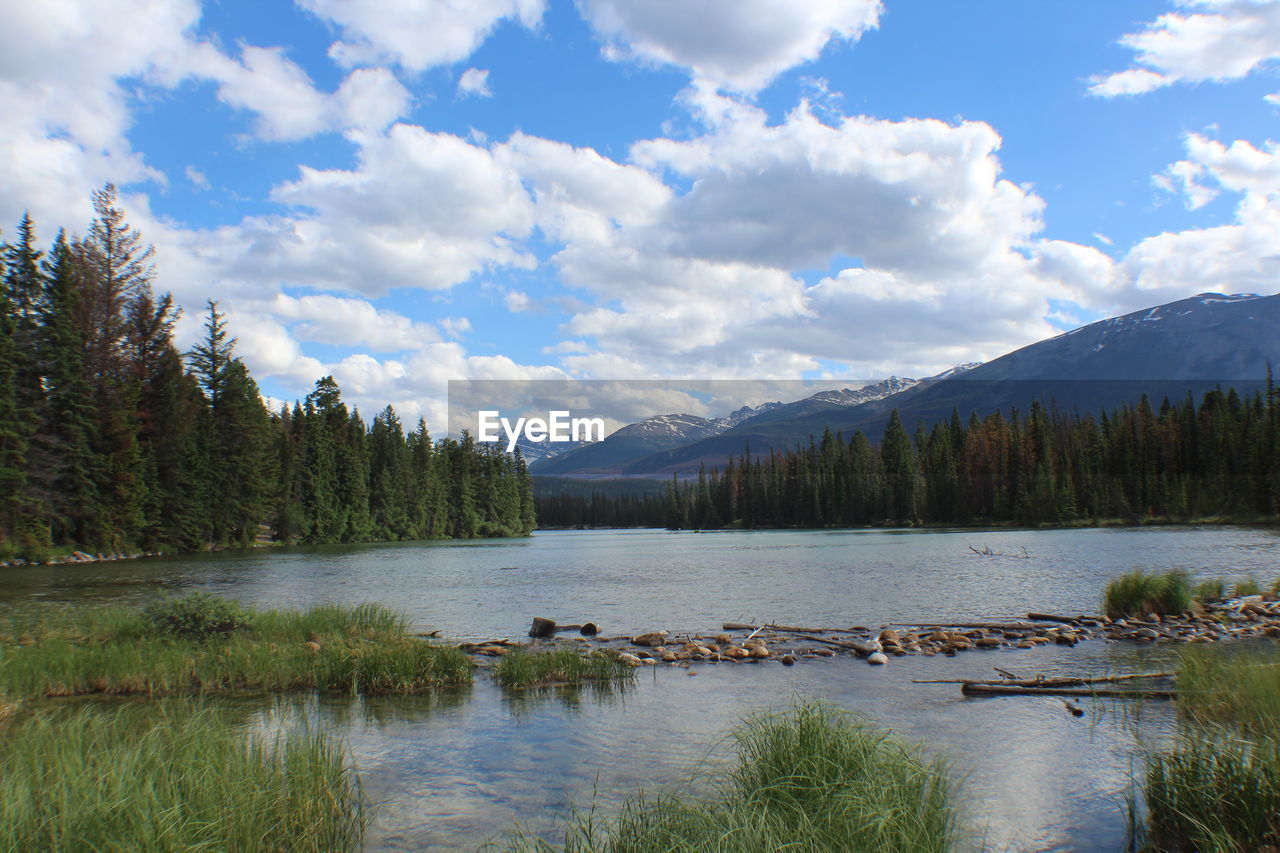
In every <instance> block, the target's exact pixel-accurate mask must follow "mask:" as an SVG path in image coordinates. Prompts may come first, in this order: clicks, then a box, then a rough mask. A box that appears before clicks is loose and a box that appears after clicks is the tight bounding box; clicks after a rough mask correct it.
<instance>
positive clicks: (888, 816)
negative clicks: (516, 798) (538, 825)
mask: <svg viewBox="0 0 1280 853" xmlns="http://www.w3.org/2000/svg"><path fill="white" fill-rule="evenodd" d="M733 738H734V742H735V745H736V751H737V760H736V763H735V764H734V765H732V766H731V767H729V768H726V769H725V770H724V771H723V772H722V773H720V774H719V775H718V776H716V777H714V778H713V779H711V780H709V782H700V783H699V786H698V787H699V792H698V796H697V797H696V798H693V797H692V796H691V795H685V796H681V795H678V794H674V793H665V794H660V795H658V796H656V797H653V798H646V797H645V796H637V797H635V798H633V799H631V800H629V801H627V803H626V804H625V805H624V806H623V807H622V810H621V813H620V814H619V815H618V816H617V817H616V818H614V819H612V820H608V821H598V820H597V819H596V817H595V816H594V814H592V815H587V816H579V818H578V819H577V821H576V823H575V824H574V825H573V826H572V827H571V828H570V829H569V831H568V832H567V833H566V834H565V839H564V845H563V849H564V850H566V851H571V853H586V851H610V853H632V851H634V853H650V851H689V852H690V853H693V851H698V853H730V852H731V851H732V853H758V852H759V851H775V850H787V851H806V853H827V851H832V850H857V851H886V853H887V851H893V853H917V851H918V853H925V851H929V852H930V853H933V851H946V850H951V849H952V848H953V847H954V846H955V844H956V842H957V840H958V828H957V815H956V809H955V806H954V804H953V800H952V789H951V784H950V781H949V776H948V772H947V768H946V766H945V765H944V764H943V763H942V762H941V761H938V760H932V761H930V760H927V759H925V758H924V757H923V756H922V755H921V754H920V751H919V750H918V749H916V748H913V747H909V746H906V745H904V744H903V743H901V742H899V741H898V740H896V739H895V738H893V737H892V736H891V735H890V734H888V733H887V732H885V731H884V730H882V729H879V728H877V727H875V726H873V725H871V724H869V723H867V722H865V721H862V720H860V719H858V718H855V717H852V716H849V715H847V714H844V713H842V712H839V711H835V710H832V709H831V708H829V707H827V706H824V705H821V704H800V705H797V706H796V707H795V708H793V709H792V710H791V711H790V712H789V713H786V714H781V715H771V716H759V717H756V718H754V719H752V720H749V721H748V722H747V723H746V724H745V725H744V726H743V727H742V728H741V729H739V730H738V731H737V732H736V733H735V734H734V736H733ZM510 849H512V850H539V851H547V850H551V849H553V848H552V847H551V846H550V845H548V844H546V843H545V842H543V841H540V840H537V839H531V838H529V837H527V836H524V835H520V836H517V837H515V838H514V839H513V840H512V842H511V847H510Z"/></svg>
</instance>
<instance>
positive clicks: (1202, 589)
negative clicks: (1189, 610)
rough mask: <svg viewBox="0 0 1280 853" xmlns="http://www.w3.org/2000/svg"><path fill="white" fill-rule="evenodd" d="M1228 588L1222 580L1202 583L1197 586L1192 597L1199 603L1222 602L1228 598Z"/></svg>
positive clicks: (1216, 579) (1217, 579)
mask: <svg viewBox="0 0 1280 853" xmlns="http://www.w3.org/2000/svg"><path fill="white" fill-rule="evenodd" d="M1226 595H1227V586H1226V584H1224V583H1223V582H1222V578H1215V579H1214V580H1210V581H1201V582H1200V583H1198V584H1196V588H1195V591H1194V592H1193V594H1192V597H1193V598H1195V600H1196V601H1198V602H1205V601H1221V600H1222V599H1224V598H1226Z"/></svg>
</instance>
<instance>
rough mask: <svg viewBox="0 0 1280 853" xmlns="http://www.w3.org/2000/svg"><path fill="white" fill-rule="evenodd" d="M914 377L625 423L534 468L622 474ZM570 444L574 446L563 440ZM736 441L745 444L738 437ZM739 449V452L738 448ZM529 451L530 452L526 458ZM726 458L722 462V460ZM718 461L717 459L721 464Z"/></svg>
mask: <svg viewBox="0 0 1280 853" xmlns="http://www.w3.org/2000/svg"><path fill="white" fill-rule="evenodd" d="M916 384H918V383H917V380H915V379H903V378H901V377H897V376H891V377H890V378H888V379H886V380H884V381H882V382H877V383H875V384H872V385H867V386H864V387H862V388H858V389H850V388H844V389H840V390H829V391H819V392H818V393H816V394H813V395H811V396H809V397H806V398H804V399H803V400H797V401H795V402H792V403H781V402H774V403H763V404H761V405H759V406H756V407H754V408H753V407H751V406H743V407H742V408H740V409H738V410H737V411H735V412H731V413H730V414H728V415H726V416H724V417H722V418H702V417H698V416H697V415H682V414H672V415H657V416H655V417H651V418H645V419H644V420H642V421H639V422H637V423H634V424H630V425H628V426H625V427H623V428H621V429H619V430H618V431H616V432H614V433H613V434H611V435H609V436H607V437H606V438H605V439H604V441H598V442H593V443H590V444H581V445H577V446H573V447H572V449H566V450H563V451H560V452H558V453H555V454H554V455H551V454H546V455H543V456H541V458H540V459H539V461H538V462H537V464H536V465H534V464H533V463H531V464H530V470H532V471H534V472H535V473H536V474H538V475H539V476H562V477H564V476H570V477H608V476H617V475H618V474H619V473H620V472H621V471H623V470H624V469H626V468H627V467H628V466H629V465H631V464H633V463H635V462H636V461H637V460H641V459H646V458H649V457H651V456H654V455H655V454H661V453H662V452H664V451H671V452H676V451H678V450H679V448H683V447H687V446H690V445H699V444H700V443H701V442H703V441H706V440H709V439H713V438H715V437H716V436H720V435H724V434H726V433H734V434H738V433H739V431H740V430H742V429H744V428H746V427H747V425H753V427H752V428H758V427H760V426H761V425H766V424H769V423H772V422H775V421H776V422H783V423H785V422H790V421H792V420H795V419H796V418H800V417H804V416H814V415H821V414H823V413H827V414H829V413H832V412H835V411H837V410H841V409H851V408H853V407H855V406H860V405H862V404H864V403H868V402H871V401H873V400H879V399H881V398H883V397H886V396H888V395H890V394H896V393H899V392H901V391H904V390H906V389H908V388H912V387H914V386H915V385H916ZM561 446H562V447H566V448H569V447H570V446H569V445H561ZM734 446H735V447H736V448H738V449H739V450H740V449H741V446H742V445H741V444H740V443H737V440H736V439H735V444H734ZM734 452H739V451H738V450H735V451H734ZM528 457H529V454H528V453H526V458H528ZM723 458H725V457H722V458H721V460H720V461H723ZM717 464H718V463H717Z"/></svg>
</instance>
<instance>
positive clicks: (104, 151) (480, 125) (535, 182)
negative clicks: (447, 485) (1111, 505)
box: [0, 0, 1280, 421]
mask: <svg viewBox="0 0 1280 853" xmlns="http://www.w3.org/2000/svg"><path fill="white" fill-rule="evenodd" d="M4 5H5V6H6V9H5V13H6V14H5V18H6V21H7V22H9V23H10V26H8V27H6V29H5V31H4V32H3V33H0V110H2V111H3V115H5V117H6V120H5V122H4V123H3V124H4V126H3V127H2V128H0V155H3V156H0V215H2V216H3V217H4V219H3V222H4V223H5V224H6V225H7V226H11V225H12V224H13V223H15V222H16V221H17V219H18V217H19V216H20V215H21V213H22V211H23V210H26V209H30V210H31V212H32V214H33V215H34V216H35V218H36V223H37V227H38V229H39V230H40V233H41V234H42V236H44V237H46V238H47V237H51V236H52V233H53V231H54V230H55V229H56V228H57V227H59V226H66V227H68V228H69V229H71V230H73V231H83V230H84V229H85V228H86V227H87V223H88V219H89V215H90V214H89V207H88V198H89V193H90V191H91V190H92V189H94V188H96V187H98V186H101V185H102V184H103V183H104V182H107V181H111V182H114V183H116V184H118V185H119V186H120V188H121V193H122V196H123V198H124V200H125V203H126V207H127V209H128V211H129V216H130V220H131V221H132V222H133V224H135V225H136V226H138V227H139V228H140V229H141V230H142V231H143V233H144V235H145V236H146V237H147V238H148V239H149V240H152V241H154V242H155V243H156V246H157V250H158V252H159V258H160V262H159V278H158V281H157V282H156V286H157V288H158V289H160V290H167V291H172V292H173V293H174V295H175V296H176V298H177V299H178V300H179V302H180V303H181V304H182V305H183V306H184V307H185V308H186V309H187V315H186V318H185V320H184V323H183V325H182V326H181V329H180V332H181V335H182V336H183V338H184V342H186V341H189V340H190V338H191V336H192V335H193V334H194V333H195V329H196V327H197V325H198V320H199V314H200V311H201V307H202V304H203V303H204V301H205V300H206V299H208V298H214V299H217V300H219V302H220V304H221V306H222V307H223V308H224V309H225V310H226V311H227V312H228V314H229V315H230V318H231V323H232V328H233V331H234V333H235V334H236V335H237V336H238V338H239V346H240V354H241V355H242V356H243V357H244V358H245V360H246V361H247V362H248V363H249V365H250V367H251V369H252V370H253V372H254V375H255V376H256V377H257V378H258V379H259V381H260V384H261V385H262V387H263V389H264V392H265V393H267V394H269V395H271V396H273V397H275V398H278V399H292V398H295V397H298V396H301V395H303V394H305V393H306V392H307V390H308V389H309V388H310V387H311V385H312V383H313V382H314V381H315V379H317V378H319V377H320V376H323V375H325V374H328V373H332V374H334V375H335V376H336V377H337V378H338V380H339V382H340V383H341V384H342V386H343V388H344V389H345V391H346V394H347V397H348V398H349V399H351V400H352V401H354V402H356V403H357V404H359V405H360V406H361V408H362V409H363V410H364V411H365V412H366V413H367V414H372V412H373V411H375V410H376V409H378V408H381V406H382V405H384V404H385V403H387V402H392V403H394V404H395V405H396V407H397V409H398V410H400V411H401V412H402V415H403V416H404V417H405V418H406V420H412V419H414V418H416V417H417V416H419V415H425V416H428V417H429V418H430V419H432V420H436V421H438V420H439V419H440V418H441V417H442V415H443V403H444V396H445V383H446V382H447V380H449V379H468V378H471V379H495V378H497V379H501V378H510V379H516V378H544V379H552V378H563V377H573V378H597V379H600V378H603V379H623V378H649V377H663V376H677V377H699V378H714V379H725V378H739V379H751V378H772V379H786V378H814V377H822V376H840V377H844V376H852V377H874V376H884V375H888V374H891V373H893V374H898V375H908V376H921V375H927V374H929V373H934V372H938V371H940V370H943V369H946V368H947V367H949V366H951V365H953V364H956V363H959V362H965V361H975V360H984V359H988V358H992V357H995V356H998V355H1000V354H1002V353H1004V352H1006V351H1008V350H1010V349H1013V348H1016V347H1018V346H1022V345H1025V344H1027V343H1030V342H1032V341H1035V340H1038V339H1041V338H1043V337H1046V336H1048V335H1051V334H1053V333H1055V332H1056V331H1059V330H1062V329H1064V328H1070V327H1072V326H1074V325H1078V324H1080V323H1082V322H1087V321H1089V320H1092V319H1096V318H1099V317H1102V316H1108V315H1112V314H1115V313H1120V312H1123V311H1128V310H1135V309H1138V308H1141V307H1145V306H1148V305H1152V304H1157V303H1160V302H1165V301H1169V300H1172V299H1177V298H1181V297H1185V296H1190V295H1192V294H1195V293H1198V292H1202V291H1206V290H1214V291H1227V292H1237V291H1243V292H1274V291H1275V290H1277V286H1276V284H1275V282H1276V281H1277V280H1280V150H1278V149H1277V145H1276V143H1274V142H1273V141H1272V140H1274V139H1276V138H1277V133H1276V129H1275V128H1276V121H1277V117H1278V116H1280V77H1278V75H1277V73H1276V69H1277V67H1280V66H1277V59H1280V2H1273V1H1272V0H1183V2H1168V1H1167V0H1160V2H1155V1H1154V0H1152V2H1146V0H1136V2H1127V3H1115V2H1104V0H1080V2H1075V3H1045V2H1038V3H1028V2H1025V0H1007V2H995V0H990V1H989V2H982V3H976V4H975V3H970V4H960V3H939V2H936V0H929V1H928V2H926V0H884V2H883V3H881V2H878V0H810V2H807V3H803V4H797V3H782V2H777V1H776V0H682V1H681V2H676V0H577V2H568V1H567V0H471V2H467V3H457V2H450V3H446V2H440V0H296V3H289V2H283V0H279V2H274V3H270V4H261V3H249V2H243V0H207V2H203V3H201V2H198V0H49V1H48V2H46V3H42V4H39V8H35V6H34V5H27V4H19V3H17V2H7V0H5V2H4Z"/></svg>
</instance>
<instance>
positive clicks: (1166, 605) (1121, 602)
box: [1102, 569, 1192, 619]
mask: <svg viewBox="0 0 1280 853" xmlns="http://www.w3.org/2000/svg"><path fill="white" fill-rule="evenodd" d="M1191 604H1192V590H1191V581H1190V580H1189V579H1188V577H1187V573H1186V572H1184V571H1181V570H1178V569H1175V570H1173V571H1169V572H1164V573H1162V574H1147V573H1146V572H1144V571H1142V570H1141V569H1136V570H1134V571H1132V572H1129V573H1127V574H1124V575H1121V576H1120V577H1118V578H1116V579H1115V580H1113V581H1111V582H1110V583H1108V584H1107V589H1106V592H1104V593H1103V600H1102V607H1103V610H1104V611H1105V612H1106V614H1107V615H1108V616H1110V617H1111V618H1113V619H1116V618H1120V617H1125V616H1146V615H1147V614H1148V613H1155V614H1157V615H1160V616H1168V615H1172V614H1177V613H1182V612H1183V611H1185V610H1188V609H1190V608H1191Z"/></svg>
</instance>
